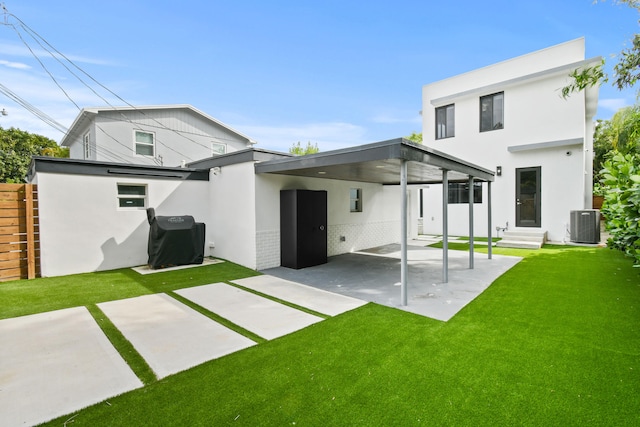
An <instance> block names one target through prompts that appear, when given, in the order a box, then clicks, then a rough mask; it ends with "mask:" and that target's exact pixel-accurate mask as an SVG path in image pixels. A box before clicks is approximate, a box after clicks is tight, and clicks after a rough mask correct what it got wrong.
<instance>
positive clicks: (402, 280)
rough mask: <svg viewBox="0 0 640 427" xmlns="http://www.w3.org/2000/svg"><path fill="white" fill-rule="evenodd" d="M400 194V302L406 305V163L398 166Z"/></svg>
mask: <svg viewBox="0 0 640 427" xmlns="http://www.w3.org/2000/svg"><path fill="white" fill-rule="evenodd" d="M400 192H401V193H402V205H401V207H400V215H401V216H402V218H401V220H400V224H401V226H400V233H401V236H400V259H401V260H400V261H401V262H400V264H401V265H400V289H401V291H400V300H401V302H402V305H407V161H406V160H402V163H401V164H400Z"/></svg>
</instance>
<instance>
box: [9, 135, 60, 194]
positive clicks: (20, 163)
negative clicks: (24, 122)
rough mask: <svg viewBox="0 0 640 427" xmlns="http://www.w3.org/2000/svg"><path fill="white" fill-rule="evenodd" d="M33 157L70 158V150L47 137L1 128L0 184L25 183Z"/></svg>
mask: <svg viewBox="0 0 640 427" xmlns="http://www.w3.org/2000/svg"><path fill="white" fill-rule="evenodd" d="M32 156H50V157H69V148H62V147H60V146H59V145H58V144H57V143H56V142H55V141H54V140H52V139H49V138H47V137H46V136H42V135H37V134H35V133H29V132H26V131H23V130H20V129H16V128H9V129H3V128H2V127H0V182H4V183H22V182H24V180H25V178H26V176H27V170H28V168H29V164H30V163H31V157H32Z"/></svg>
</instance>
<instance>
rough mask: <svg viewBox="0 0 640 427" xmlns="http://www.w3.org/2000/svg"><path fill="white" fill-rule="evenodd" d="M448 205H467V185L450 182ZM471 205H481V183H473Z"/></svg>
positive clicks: (465, 183)
mask: <svg viewBox="0 0 640 427" xmlns="http://www.w3.org/2000/svg"><path fill="white" fill-rule="evenodd" d="M449 203H450V204H456V203H469V183H468V182H450V183H449ZM473 203H482V183H481V182H474V183H473Z"/></svg>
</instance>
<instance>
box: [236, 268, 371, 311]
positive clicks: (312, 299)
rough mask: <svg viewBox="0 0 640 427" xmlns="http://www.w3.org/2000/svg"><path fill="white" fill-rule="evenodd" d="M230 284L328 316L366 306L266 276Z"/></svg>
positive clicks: (355, 301)
mask: <svg viewBox="0 0 640 427" xmlns="http://www.w3.org/2000/svg"><path fill="white" fill-rule="evenodd" d="M232 282H233V283H236V284H238V285H240V286H244V287H246V288H249V289H253V290H254V291H258V292H261V293H263V294H266V295H270V296H272V297H275V298H278V299H281V300H283V301H287V302H290V303H292V304H296V305H299V306H300V307H305V308H308V309H310V310H313V311H317V312H318V313H322V314H326V315H329V316H336V315H338V314H340V313H344V312H346V311H349V310H353V309H354V308H358V307H361V306H363V305H365V304H367V301H363V300H361V299H357V298H352V297H349V296H346V295H340V294H336V293H334V292H327V291H325V290H322V289H318V288H314V287H312V286H306V285H302V284H300V283H295V282H291V281H289V280H284V279H281V278H279V277H274V276H269V275H267V274H265V275H262V276H254V277H247V278H245V279H238V280H233V281H232Z"/></svg>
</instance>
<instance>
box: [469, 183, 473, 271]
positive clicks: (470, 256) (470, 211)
mask: <svg viewBox="0 0 640 427" xmlns="http://www.w3.org/2000/svg"><path fill="white" fill-rule="evenodd" d="M473 193H474V191H473V177H472V176H471V175H469V269H471V270H473Z"/></svg>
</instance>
